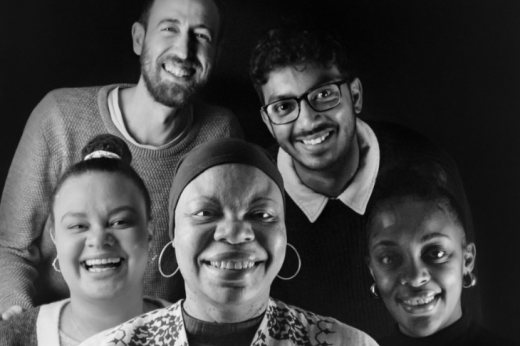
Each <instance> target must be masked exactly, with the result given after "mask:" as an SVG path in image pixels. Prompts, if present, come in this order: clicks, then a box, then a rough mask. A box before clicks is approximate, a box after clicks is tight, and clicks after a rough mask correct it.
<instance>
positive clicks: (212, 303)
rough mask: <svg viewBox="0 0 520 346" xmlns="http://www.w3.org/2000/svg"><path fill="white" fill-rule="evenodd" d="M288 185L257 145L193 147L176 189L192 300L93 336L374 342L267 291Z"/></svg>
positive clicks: (280, 250)
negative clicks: (284, 192) (280, 299)
mask: <svg viewBox="0 0 520 346" xmlns="http://www.w3.org/2000/svg"><path fill="white" fill-rule="evenodd" d="M283 191H284V189H283V182H282V178H281V176H280V173H279V172H278V170H277V168H276V166H275V164H274V163H273V162H272V161H271V159H270V157H269V156H268V154H266V152H265V151H264V150H262V149H261V148H259V147H257V146H255V145H253V144H249V143H247V142H244V141H241V140H236V139H222V140H216V141H213V142H208V143H206V144H203V145H201V146H199V147H197V148H195V149H194V150H193V151H191V152H190V153H189V154H187V155H186V156H185V157H184V158H183V159H182V160H181V162H180V163H179V165H178V167H177V170H176V176H175V178H174V181H173V185H172V189H171V193H170V212H171V218H170V224H171V228H170V236H171V238H172V246H173V248H174V249H175V254H176V257H177V263H178V266H179V270H180V272H181V274H182V276H183V278H184V280H185V287H186V300H181V301H179V302H177V303H176V304H174V305H172V306H171V307H168V308H165V309H160V310H157V311H154V312H152V313H148V314H144V315H142V316H140V317H137V318H135V319H133V320H130V321H128V322H127V323H124V324H122V325H120V326H118V327H116V328H114V329H112V330H111V331H108V333H101V334H100V335H98V336H97V337H94V338H92V339H90V340H88V342H87V343H86V345H137V344H139V345H165V344H168V345H191V346H193V345H318V344H319V345H325V344H326V345H374V344H375V342H374V341H373V340H372V339H371V338H370V337H369V336H367V335H366V334H364V333H363V332H361V331H359V330H356V329H354V328H351V327H349V326H347V325H344V324H342V323H340V322H338V321H337V320H335V319H333V318H326V317H321V316H318V315H315V314H313V313H311V312H307V311H304V310H301V309H299V308H295V307H292V306H288V305H285V304H284V303H282V302H280V301H277V300H275V299H272V298H270V297H269V291H270V286H271V283H272V281H273V280H274V279H275V277H276V276H277V274H278V272H279V270H280V268H281V267H282V264H283V262H284V257H285V251H286V246H287V245H288V244H287V240H286V232H285V224H284V206H285V201H284V194H283ZM289 248H290V247H289ZM291 249H292V248H291ZM165 250H167V251H171V250H172V247H170V246H169V245H168V247H167V248H165ZM159 262H160V263H159V264H160V265H161V261H159ZM160 268H161V267H160ZM161 270H162V269H161Z"/></svg>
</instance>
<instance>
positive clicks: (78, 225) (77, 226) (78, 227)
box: [67, 223, 87, 231]
mask: <svg viewBox="0 0 520 346" xmlns="http://www.w3.org/2000/svg"><path fill="white" fill-rule="evenodd" d="M67 229H75V230H80V231H81V230H85V229H87V226H86V225H84V224H81V223H76V224H71V225H69V226H67Z"/></svg>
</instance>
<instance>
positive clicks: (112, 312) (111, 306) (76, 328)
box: [60, 293, 147, 341]
mask: <svg viewBox="0 0 520 346" xmlns="http://www.w3.org/2000/svg"><path fill="white" fill-rule="evenodd" d="M145 310H147V309H146V307H145V304H144V301H143V295H142V294H141V293H139V294H130V295H128V294H125V295H121V296H118V297H117V298H110V299H106V300H100V299H85V298H83V297H79V296H77V295H74V294H72V293H71V298H70V304H68V305H67V306H66V308H65V309H64V311H62V313H61V316H60V328H61V329H62V330H63V331H64V332H65V334H67V335H69V336H71V337H73V338H74V339H76V340H78V341H83V340H84V339H86V338H89V337H91V336H92V335H95V334H97V333H99V332H101V331H103V330H106V329H108V328H112V327H115V326H117V325H119V324H121V323H123V322H126V321H128V320H129V319H131V318H133V317H136V316H139V315H141V314H143V313H144V312H145Z"/></svg>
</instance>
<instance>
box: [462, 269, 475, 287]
mask: <svg viewBox="0 0 520 346" xmlns="http://www.w3.org/2000/svg"><path fill="white" fill-rule="evenodd" d="M467 277H469V283H466V282H467V281H468V280H466V278H467ZM476 284H477V277H476V276H475V274H473V273H472V272H469V273H468V274H466V275H464V276H463V277H462V287H464V288H470V287H473V286H475V285H476Z"/></svg>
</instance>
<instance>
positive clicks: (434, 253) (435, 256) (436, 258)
mask: <svg viewBox="0 0 520 346" xmlns="http://www.w3.org/2000/svg"><path fill="white" fill-rule="evenodd" d="M423 258H424V259H425V260H427V261H431V262H434V263H441V262H444V261H446V260H447V258H448V253H447V252H446V251H444V250H441V249H431V250H428V251H427V252H426V253H425V254H424V255H423Z"/></svg>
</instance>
